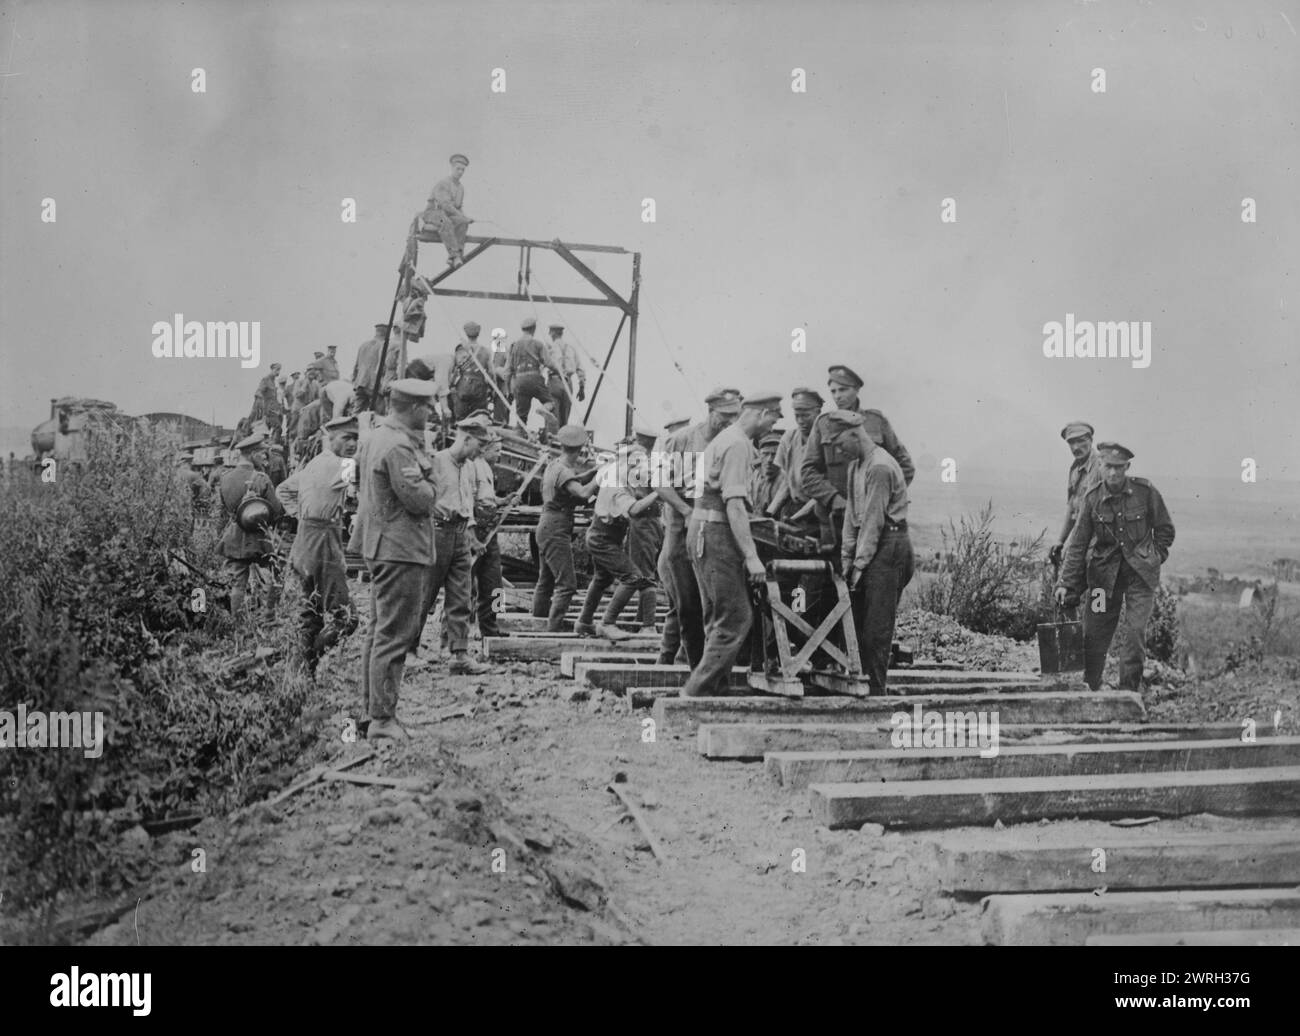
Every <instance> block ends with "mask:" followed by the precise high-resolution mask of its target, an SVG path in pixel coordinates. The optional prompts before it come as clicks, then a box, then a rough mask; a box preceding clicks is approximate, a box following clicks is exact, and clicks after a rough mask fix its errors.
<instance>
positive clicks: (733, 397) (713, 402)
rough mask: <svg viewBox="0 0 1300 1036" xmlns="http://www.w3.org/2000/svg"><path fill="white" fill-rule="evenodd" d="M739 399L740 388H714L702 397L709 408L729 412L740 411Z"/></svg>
mask: <svg viewBox="0 0 1300 1036" xmlns="http://www.w3.org/2000/svg"><path fill="white" fill-rule="evenodd" d="M740 400H741V396H740V389H734V388H716V389H714V390H713V391H712V392H710V393H709V394H708V395H707V396H705V397H704V402H705V403H707V404H708V405H709V409H710V410H721V411H722V412H724V413H729V414H738V413H740Z"/></svg>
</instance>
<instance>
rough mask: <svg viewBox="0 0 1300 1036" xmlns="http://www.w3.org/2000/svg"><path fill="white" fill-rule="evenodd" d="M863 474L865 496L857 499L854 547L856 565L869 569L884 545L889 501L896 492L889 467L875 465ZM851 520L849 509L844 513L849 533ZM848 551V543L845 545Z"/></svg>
mask: <svg viewBox="0 0 1300 1036" xmlns="http://www.w3.org/2000/svg"><path fill="white" fill-rule="evenodd" d="M860 477H862V486H863V493H862V498H861V499H860V500H857V501H855V502H854V505H853V506H854V510H855V512H856V515H855V526H856V528H855V536H854V548H853V567H854V568H857V569H865V568H866V567H867V566H868V565H869V564H871V559H872V558H874V557H875V556H876V548H878V547H879V546H880V534H881V533H882V532H883V531H884V528H885V518H886V514H887V509H888V507H889V500H890V497H891V496H892V493H893V487H892V486H891V485H890V478H889V469H888V468H886V467H884V466H882V465H879V464H871V465H869V466H868V467H867V470H866V474H865V476H860ZM848 525H849V519H848V512H847V509H846V511H845V516H844V527H845V532H846V533H847V531H848ZM845 549H846V550H847V549H848V548H847V546H846V547H845Z"/></svg>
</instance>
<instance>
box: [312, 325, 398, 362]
mask: <svg viewBox="0 0 1300 1036" xmlns="http://www.w3.org/2000/svg"><path fill="white" fill-rule="evenodd" d="M384 326H385V327H387V326H388V325H387V324H385V325H384ZM312 355H313V356H315V357H316V359H318V360H319V359H322V358H324V356H325V354H324V353H323V352H321V351H320V350H319V349H317V350H315V351H314V352H313V353H312Z"/></svg>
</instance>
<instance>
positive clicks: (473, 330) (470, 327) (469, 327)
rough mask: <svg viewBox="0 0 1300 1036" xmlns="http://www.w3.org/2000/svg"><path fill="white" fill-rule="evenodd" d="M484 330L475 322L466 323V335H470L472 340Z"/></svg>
mask: <svg viewBox="0 0 1300 1036" xmlns="http://www.w3.org/2000/svg"><path fill="white" fill-rule="evenodd" d="M482 330H483V329H482V328H481V327H479V326H478V324H476V323H475V322H474V321H473V320H469V321H466V323H465V333H466V334H467V335H469V336H470V337H471V338H473V337H474V336H475V335H477V334H478V333H479V332H480V331H482Z"/></svg>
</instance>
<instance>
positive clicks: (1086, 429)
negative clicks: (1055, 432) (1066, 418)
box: [1061, 421, 1095, 442]
mask: <svg viewBox="0 0 1300 1036" xmlns="http://www.w3.org/2000/svg"><path fill="white" fill-rule="evenodd" d="M1093 434H1095V433H1094V432H1093V428H1092V425H1090V424H1089V423H1088V422H1087V421H1071V422H1070V423H1069V424H1067V425H1066V426H1065V427H1064V428H1062V429H1061V438H1062V439H1064V440H1065V441H1066V442H1069V441H1070V440H1071V439H1078V438H1080V437H1081V436H1084V435H1093Z"/></svg>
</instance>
